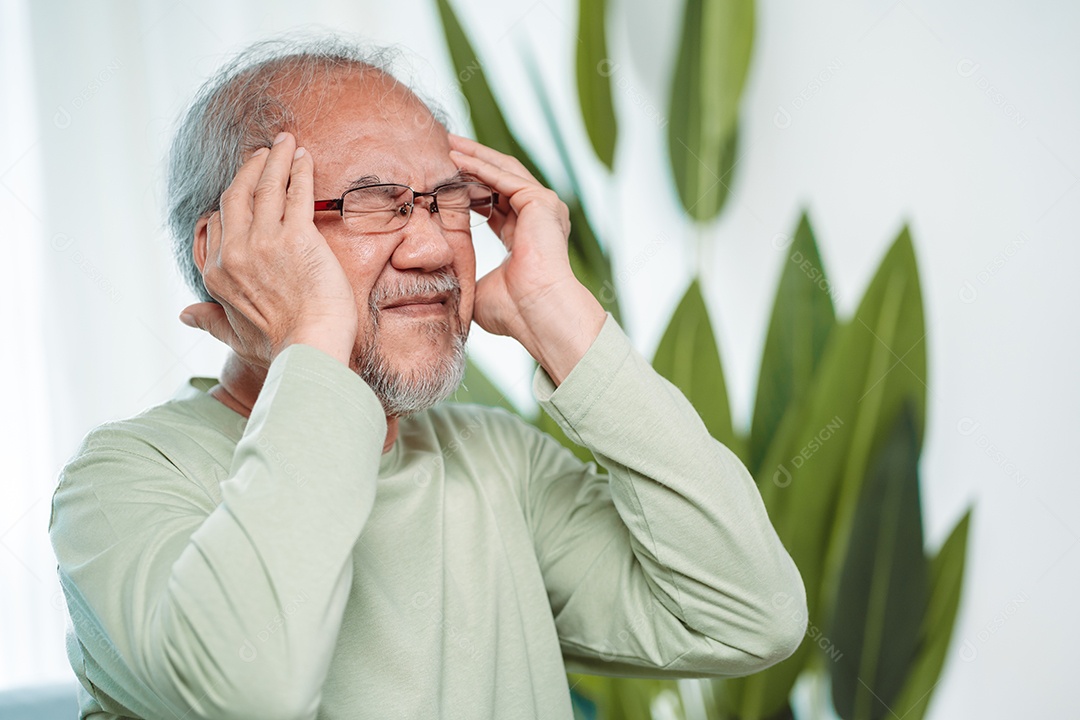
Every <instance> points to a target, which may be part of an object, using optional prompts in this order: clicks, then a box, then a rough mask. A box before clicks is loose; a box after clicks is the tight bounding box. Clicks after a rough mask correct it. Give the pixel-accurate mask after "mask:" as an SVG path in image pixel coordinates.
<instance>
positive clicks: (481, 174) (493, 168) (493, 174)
mask: <svg viewBox="0 0 1080 720" xmlns="http://www.w3.org/2000/svg"><path fill="white" fill-rule="evenodd" d="M450 157H451V159H452V160H453V161H454V162H455V163H456V164H457V166H458V167H459V168H461V169H462V170H464V171H465V172H467V173H470V174H472V175H475V176H476V177H477V178H479V179H480V181H481V182H484V183H487V184H488V185H490V186H491V188H492V189H493V190H494V191H495V192H497V193H499V195H500V201H501V200H502V199H503V198H509V197H510V196H512V195H513V194H514V193H516V192H518V191H519V190H524V189H526V188H530V187H533V188H543V185H540V184H539V183H538V182H536V181H535V180H531V181H530V180H527V179H525V178H524V177H522V176H521V175H518V174H517V173H514V172H511V171H509V170H504V169H503V168H500V167H498V166H497V165H493V164H491V163H489V162H487V161H486V160H484V159H482V158H479V157H477V156H475V155H466V154H465V153H463V152H460V151H457V150H452V151H451V152H450Z"/></svg>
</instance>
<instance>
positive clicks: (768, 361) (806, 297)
mask: <svg viewBox="0 0 1080 720" xmlns="http://www.w3.org/2000/svg"><path fill="white" fill-rule="evenodd" d="M787 259H788V262H786V263H785V264H784V269H783V271H782V273H781V275H780V284H779V285H778V286H777V289H776V300H775V301H774V302H773V310H772V319H771V320H770V321H769V332H768V335H766V338H765V348H764V350H763V351H762V355H761V370H760V372H759V373H758V389H757V399H756V402H755V405H754V421H753V424H752V426H751V428H750V441H749V443H748V447H747V459H748V462H747V466H748V467H749V468H750V471H751V473H752V474H753V475H754V477H755V478H759V479H760V473H761V463H762V461H763V460H764V459H765V453H766V451H767V450H768V448H769V445H770V444H771V443H772V441H773V438H774V437H775V435H776V432H777V430H778V429H779V425H780V421H781V419H782V418H783V416H784V412H785V411H786V410H787V409H788V407H789V406H790V405H792V404H793V403H798V402H801V401H802V399H803V398H805V397H806V395H807V393H809V391H810V387H811V383H812V381H813V378H814V373H815V371H816V370H817V367H818V362H819V361H820V360H821V356H822V354H823V352H824V350H825V341H826V340H827V339H828V336H829V333H830V332H831V331H832V329H833V327H834V326H835V325H836V310H835V308H834V307H833V300H832V295H831V292H830V285H829V281H828V279H827V277H826V275H825V269H824V267H823V265H822V263H821V255H820V254H819V253H818V248H817V242H816V241H815V239H814V233H813V230H811V228H810V220H809V219H808V218H807V216H806V214H805V213H803V215H802V217H801V218H800V219H799V226H798V228H797V229H796V230H795V237H794V239H793V240H792V242H791V245H790V246H789V247H788V248H787Z"/></svg>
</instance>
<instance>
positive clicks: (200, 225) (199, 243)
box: [191, 213, 214, 272]
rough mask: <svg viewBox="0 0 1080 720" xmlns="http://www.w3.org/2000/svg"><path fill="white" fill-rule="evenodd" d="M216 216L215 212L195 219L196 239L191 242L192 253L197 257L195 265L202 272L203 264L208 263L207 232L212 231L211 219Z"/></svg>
mask: <svg viewBox="0 0 1080 720" xmlns="http://www.w3.org/2000/svg"><path fill="white" fill-rule="evenodd" d="M212 217H214V213H211V214H209V215H204V216H203V217H201V218H199V219H198V220H197V221H195V241H194V242H193V243H192V244H191V254H192V256H193V257H194V258H195V267H197V268H199V272H202V269H203V266H204V265H205V264H206V239H207V234H208V233H209V232H210V229H209V228H210V219H211V218H212Z"/></svg>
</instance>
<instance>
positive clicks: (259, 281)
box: [181, 133, 357, 367]
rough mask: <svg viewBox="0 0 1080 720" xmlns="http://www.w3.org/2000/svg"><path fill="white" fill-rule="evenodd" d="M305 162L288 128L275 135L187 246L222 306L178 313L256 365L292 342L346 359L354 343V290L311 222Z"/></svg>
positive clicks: (200, 305) (266, 363) (308, 159)
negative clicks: (201, 239) (202, 241)
mask: <svg viewBox="0 0 1080 720" xmlns="http://www.w3.org/2000/svg"><path fill="white" fill-rule="evenodd" d="M313 168H314V165H313V162H312V159H311V155H310V153H308V152H307V151H306V150H304V149H303V148H300V149H297V147H296V141H295V139H294V138H293V136H292V135H290V134H288V133H282V134H280V135H278V137H277V138H276V139H275V140H274V145H273V147H272V148H269V149H268V148H260V149H259V150H258V151H256V152H255V154H253V155H252V156H251V157H250V158H249V159H248V160H247V162H245V163H244V165H243V166H242V167H241V168H240V170H239V171H238V172H237V173H236V177H235V178H234V179H233V181H232V184H230V185H229V187H228V189H226V190H225V192H224V193H223V194H222V196H221V210H220V211H215V212H213V213H211V215H210V216H209V218H208V221H207V225H206V230H205V237H206V240H205V254H203V253H201V252H200V249H199V248H196V251H195V252H196V260H197V261H199V262H200V266H201V268H202V273H203V281H204V282H205V284H206V289H207V291H208V292H209V293H210V295H211V297H213V298H214V299H215V300H217V301H218V302H219V303H220V305H215V304H214V303H208V302H207V303H196V304H194V305H190V306H188V307H187V308H185V309H184V311H183V312H182V313H181V320H183V321H184V322H185V323H186V324H188V325H191V326H193V327H198V328H201V329H203V330H206V331H207V332H209V333H210V334H211V335H213V336H214V337H216V338H217V339H218V340H221V341H222V342H223V343H225V344H226V345H228V346H229V347H231V348H232V349H233V351H234V352H236V354H237V355H239V356H240V357H241V358H243V359H244V360H246V361H248V362H250V363H252V364H255V365H257V366H262V367H267V366H269V365H270V363H271V362H272V361H273V359H274V358H275V357H277V355H278V354H279V353H280V352H281V351H282V350H284V349H285V348H286V347H288V346H289V345H292V344H294V343H305V344H308V345H313V346H315V347H317V348H319V349H320V350H323V351H324V352H326V353H328V354H330V355H332V356H333V357H336V358H337V359H339V360H341V361H342V362H344V363H345V364H348V363H349V360H350V357H351V354H352V349H353V344H354V343H355V340H356V332H357V313H356V302H355V299H354V297H353V291H352V287H351V285H350V284H349V280H348V277H346V275H345V271H344V270H343V269H342V267H341V264H340V263H339V262H338V260H337V257H336V256H335V255H334V253H333V251H331V249H330V247H329V245H327V244H326V240H325V239H324V238H323V236H322V234H320V233H319V231H318V230H317V229H316V227H315V223H314V222H313V217H314V202H315V201H314V195H313V190H312V171H313ZM199 237H200V234H199V233H198V232H196V242H197V243H198V241H199ZM200 255H202V257H201V258H200Z"/></svg>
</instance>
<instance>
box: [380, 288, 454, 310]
mask: <svg viewBox="0 0 1080 720" xmlns="http://www.w3.org/2000/svg"><path fill="white" fill-rule="evenodd" d="M449 299H450V293H445V292H444V293H430V294H424V295H408V296H405V297H400V298H396V299H394V300H391V301H389V302H387V303H386V304H385V305H383V306H382V308H380V309H381V310H394V311H396V312H399V313H402V314H408V315H423V314H428V313H434V312H442V311H443V310H444V309H445V308H446V303H447V302H448V301H449Z"/></svg>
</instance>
